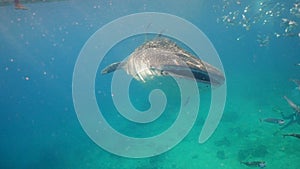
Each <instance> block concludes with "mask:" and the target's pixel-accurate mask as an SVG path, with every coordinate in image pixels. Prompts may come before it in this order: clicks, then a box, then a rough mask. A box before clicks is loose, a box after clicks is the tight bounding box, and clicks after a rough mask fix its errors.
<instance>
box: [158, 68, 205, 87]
mask: <svg viewBox="0 0 300 169" xmlns="http://www.w3.org/2000/svg"><path fill="white" fill-rule="evenodd" d="M160 69H161V72H162V73H161V74H162V75H163V76H166V75H175V76H178V77H183V78H194V79H195V80H196V81H198V82H202V83H210V79H209V75H208V73H207V71H206V70H200V69H195V68H191V67H188V66H178V65H165V66H163V67H161V68H160Z"/></svg>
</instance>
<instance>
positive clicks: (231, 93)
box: [0, 0, 300, 169]
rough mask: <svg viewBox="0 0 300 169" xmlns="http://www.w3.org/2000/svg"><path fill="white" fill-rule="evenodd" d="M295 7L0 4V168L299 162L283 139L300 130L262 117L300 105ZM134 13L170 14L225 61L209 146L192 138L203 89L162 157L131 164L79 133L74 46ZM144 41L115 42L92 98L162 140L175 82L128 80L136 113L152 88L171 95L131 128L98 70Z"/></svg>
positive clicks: (173, 112) (124, 127) (294, 143)
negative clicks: (193, 113)
mask: <svg viewBox="0 0 300 169" xmlns="http://www.w3.org/2000/svg"><path fill="white" fill-rule="evenodd" d="M297 4H298V5H299V8H300V4H299V2H297V1H293V0H291V1H283V0H282V1H276V2H275V1H274V2H273V1H267V0H264V1H255V2H248V1H242V0H241V1H238V0H237V1H231V0H227V1H226V0H218V1H212V2H210V1H202V0H191V1H183V0H182V1H176V2H175V1H171V0H166V1H156V0H155V1H145V0H143V1H122V0H116V1H115V0H110V1H95V0H90V1H80V0H70V1H59V2H51V3H50V2H49V3H46V2H37V3H25V4H24V5H25V6H26V7H27V8H29V10H24V11H22V10H15V9H13V4H12V5H11V6H1V7H0V13H1V15H0V17H1V23H0V33H1V36H0V63H1V64H0V90H1V92H0V94H1V97H0V106H1V109H0V116H1V118H0V119H1V125H0V135H1V139H0V152H1V154H0V155H1V158H0V168H26V169H27V168H28V169H29V168H51V169H53V168H64V169H65V168H131V169H132V168H162V169H164V168H178V169H180V168H191V169H192V168H207V169H210V168H224V169H226V168H227V169H232V168H248V166H246V165H243V164H241V163H240V162H241V161H248V162H249V161H250V162H251V161H265V162H266V163H267V166H266V168H273V169H277V168H278V169H282V168H289V169H298V168H299V167H300V162H299V161H300V146H299V141H300V140H299V139H297V138H294V137H285V138H283V137H282V134H284V133H300V126H299V125H298V124H296V123H295V124H293V125H291V126H289V127H288V128H286V129H284V130H282V131H280V132H279V133H277V134H274V133H275V132H277V131H278V130H279V127H280V126H278V125H276V124H269V123H263V122H260V119H263V118H268V117H274V118H281V115H280V113H279V112H284V113H286V114H291V113H293V109H292V108H291V107H290V106H289V105H288V104H287V102H286V101H285V100H284V99H283V96H287V97H288V98H290V99H291V100H292V101H294V102H295V103H296V104H298V105H300V90H298V89H297V88H296V87H297V86H296V84H295V83H293V82H292V81H291V80H290V79H299V78H300V77H299V76H300V74H299V73H300V66H299V65H298V64H299V63H300V60H299V54H300V48H299V47H300V37H299V34H298V33H299V32H300V28H299V24H300V23H299V21H300V18H299V16H300V11H299V10H300V9H299V8H298V5H297ZM260 9H261V10H260ZM139 12H163V13H169V14H173V15H176V16H178V17H181V18H184V19H186V20H187V21H189V22H191V23H193V24H194V25H196V26H197V27H198V28H199V29H200V30H202V31H203V32H204V33H205V34H206V35H207V37H208V38H209V39H210V41H211V42H212V43H213V45H214V47H215V48H216V50H217V52H218V54H219V56H220V59H221V61H222V64H223V67H224V71H225V74H226V81H227V98H226V106H225V110H224V114H223V118H222V120H221V123H220V124H219V126H218V128H217V130H216V131H215V133H214V134H213V135H212V137H211V138H210V139H209V140H208V141H207V142H205V143H204V144H199V143H198V136H199V133H200V130H201V128H202V126H203V123H204V120H205V118H206V115H207V111H208V109H209V103H210V100H209V99H210V91H209V90H208V91H204V92H203V94H202V95H201V108H202V109H201V110H199V115H198V118H197V120H196V123H195V125H194V126H193V128H192V130H191V131H190V133H189V134H188V135H187V136H186V137H185V138H184V140H183V141H181V142H180V143H179V144H178V145H177V146H175V147H174V148H173V149H171V150H170V151H167V152H165V153H163V154H161V155H159V156H155V157H150V158H141V159H139V158H138V159H130V158H124V157H120V156H117V155H114V154H111V153H109V152H107V151H105V150H104V149H102V148H101V147H99V146H98V145H96V144H95V143H94V142H93V141H92V140H91V139H90V138H89V137H88V135H87V134H86V133H85V132H84V130H83V129H82V127H81V125H80V123H79V121H78V118H77V115H76V112H75V109H74V105H73V99H72V78H73V71H74V66H75V64H76V60H77V57H78V55H79V53H80V51H81V49H82V48H83V46H84V44H85V43H86V42H87V40H88V39H89V38H90V37H91V36H92V35H93V34H94V33H95V32H96V31H97V30H98V29H99V28H101V27H103V26H104V25H106V24H107V23H109V22H111V21H113V20H114V19H117V18H119V17H122V16H125V15H129V14H134V13H139ZM285 19H288V22H285ZM293 21H294V22H296V24H294V23H293ZM179 26H180V25H179ZM163 32H164V30H162V34H163ZM151 37H153V35H147V34H145V35H139V36H136V37H130V38H128V39H126V40H124V41H123V42H120V43H119V44H118V45H116V46H115V47H114V48H113V49H112V50H111V51H109V53H107V57H106V58H105V59H104V60H103V63H101V64H100V67H99V71H98V74H97V77H96V80H95V85H96V88H95V93H96V99H97V102H98V104H99V105H100V103H101V106H100V108H101V110H102V112H103V116H104V117H105V118H106V119H107V121H108V123H109V124H111V125H112V126H113V127H114V128H115V129H116V130H118V131H119V132H122V133H124V134H127V135H129V136H134V137H139V138H142V137H149V136H154V135H157V134H159V133H161V132H163V131H164V130H166V129H167V128H168V127H169V126H171V125H172V123H173V122H174V121H175V119H176V117H177V115H178V110H179V109H180V107H178V105H179V103H180V101H181V100H180V99H178V96H179V91H178V89H176V85H175V83H174V81H173V80H172V79H161V78H158V79H154V81H152V82H150V83H148V84H143V83H139V82H137V81H133V82H132V86H131V88H130V97H131V100H132V104H133V105H134V106H135V107H136V108H137V109H139V110H147V109H148V108H149V107H150V104H149V102H148V100H147V98H148V95H149V92H150V91H151V90H153V89H155V88H156V87H157V86H156V84H159V85H158V87H160V88H163V89H164V91H165V92H166V95H167V96H168V105H167V107H166V111H165V112H164V114H163V115H162V116H161V117H160V118H159V119H157V121H155V122H152V123H149V124H135V123H132V122H129V121H126V119H124V117H122V116H120V115H119V114H118V111H117V110H116V108H114V106H113V102H112V93H111V92H110V80H111V78H112V76H111V75H106V76H101V74H100V71H101V70H100V69H103V68H104V67H105V66H107V65H109V64H110V63H113V62H116V61H119V60H121V59H124V58H125V57H127V56H128V55H129V54H130V53H131V52H132V51H133V50H134V49H135V48H136V47H138V46H139V45H141V44H142V43H143V42H144V41H145V40H147V39H149V38H151ZM187 50H188V49H187ZM120 85H122V84H120Z"/></svg>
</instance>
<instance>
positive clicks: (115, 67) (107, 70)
mask: <svg viewBox="0 0 300 169" xmlns="http://www.w3.org/2000/svg"><path fill="white" fill-rule="evenodd" d="M120 68H122V62H115V63H112V64H110V65H108V66H107V67H105V68H104V69H102V71H101V74H107V73H111V72H114V71H115V70H118V69H120Z"/></svg>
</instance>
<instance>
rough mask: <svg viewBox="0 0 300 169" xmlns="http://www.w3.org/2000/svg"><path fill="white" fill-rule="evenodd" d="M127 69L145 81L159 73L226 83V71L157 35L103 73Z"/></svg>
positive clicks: (200, 80)
mask: <svg viewBox="0 0 300 169" xmlns="http://www.w3.org/2000/svg"><path fill="white" fill-rule="evenodd" d="M120 68H122V69H124V70H125V71H126V72H127V73H128V74H130V75H132V76H133V77H134V78H135V79H136V80H138V81H142V82H146V81H147V80H149V79H152V78H154V77H156V76H169V75H173V76H176V77H181V78H188V79H191V78H194V79H195V80H196V81H197V82H200V83H206V84H212V85H214V86H218V85H222V84H223V83H224V80H225V78H224V74H223V73H222V72H221V71H220V70H218V69H217V68H215V67H213V66H212V65H210V64H208V63H206V62H204V61H202V60H200V59H199V58H197V57H195V56H194V55H192V54H191V53H189V52H187V51H186V50H184V49H182V48H181V47H179V46H178V45H177V44H176V43H175V42H173V41H172V40H170V39H168V38H155V39H153V40H151V41H148V42H146V43H144V44H143V45H141V46H140V47H138V48H136V49H135V51H134V52H132V53H131V54H130V56H129V57H128V59H127V60H126V61H123V62H117V63H113V64H111V65H109V66H107V67H106V68H104V69H103V70H102V72H101V73H102V74H106V73H110V72H113V71H115V70H117V69H120Z"/></svg>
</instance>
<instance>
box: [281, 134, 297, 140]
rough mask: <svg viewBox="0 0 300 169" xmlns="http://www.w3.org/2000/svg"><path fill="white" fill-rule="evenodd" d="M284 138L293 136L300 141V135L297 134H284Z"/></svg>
mask: <svg viewBox="0 0 300 169" xmlns="http://www.w3.org/2000/svg"><path fill="white" fill-rule="evenodd" d="M282 136H283V137H286V136H292V137H296V138H298V139H300V134H296V133H291V134H283V135H282Z"/></svg>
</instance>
